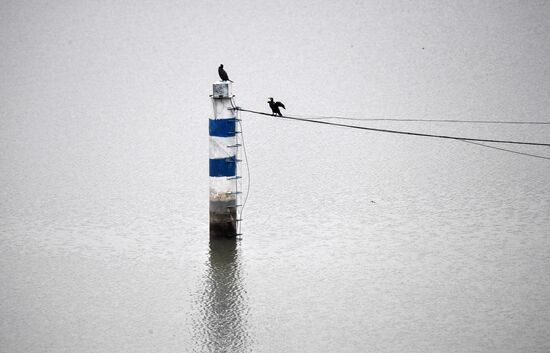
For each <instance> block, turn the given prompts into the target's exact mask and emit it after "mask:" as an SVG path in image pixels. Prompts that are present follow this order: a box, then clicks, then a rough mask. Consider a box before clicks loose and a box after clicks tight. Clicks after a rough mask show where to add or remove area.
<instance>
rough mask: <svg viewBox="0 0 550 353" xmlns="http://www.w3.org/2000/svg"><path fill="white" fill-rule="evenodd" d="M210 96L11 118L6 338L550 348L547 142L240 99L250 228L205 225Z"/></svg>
mask: <svg viewBox="0 0 550 353" xmlns="http://www.w3.org/2000/svg"><path fill="white" fill-rule="evenodd" d="M204 105H205V110H204V112H202V111H201V113H204V115H205V116H204V119H195V121H192V122H188V121H185V120H183V119H180V118H179V117H178V116H177V115H176V114H172V115H168V117H166V116H164V117H159V116H156V115H154V114H150V115H146V114H142V115H133V116H120V117H117V118H115V117H108V118H105V119H102V118H99V119H94V120H90V121H88V120H87V119H85V118H84V119H79V120H78V121H72V120H71V118H70V117H67V115H64V116H65V117H64V118H57V119H50V120H48V121H47V122H45V123H41V124H38V125H37V124H35V123H34V122H35V120H34V119H35V118H33V117H32V114H29V116H25V115H20V116H19V117H18V119H17V121H15V120H10V119H7V120H6V121H7V123H6V124H5V129H3V130H2V133H1V137H2V138H1V141H2V142H1V143H2V157H1V158H2V165H1V169H2V173H1V176H0V179H1V184H0V185H1V186H0V192H1V204H0V216H1V223H0V235H1V236H0V269H1V270H0V279H1V283H2V285H1V286H0V313H1V317H2V320H1V321H0V347H1V348H0V351H2V352H26V353H29V352H151V351H155V352H175V351H180V352H366V351H372V352H422V353H425V352H548V351H549V350H550V339H549V337H550V275H549V273H550V255H549V254H550V251H549V250H550V237H549V234H550V183H548V180H549V179H548V176H549V175H550V163H549V162H548V161H547V160H538V159H534V158H529V157H523V156H518V155H513V154H507V153H503V152H498V151H494V150H489V149H483V148H480V147H477V146H473V145H469V144H466V143H461V142H454V141H439V140H429V139H428V140H427V139H421V138H413V137H401V136H393V135H383V134H376V133H367V132H359V131H351V130H345V129H341V128H331V127H324V126H316V125H308V124H300V123H295V122H289V121H281V120H277V119H275V118H267V117H257V116H252V115H244V114H243V119H244V122H243V124H244V131H245V135H244V137H245V142H246V147H247V152H248V158H249V163H250V172H251V190H250V196H249V198H248V202H247V204H246V207H245V210H244V219H245V221H244V223H243V233H244V235H243V236H242V239H241V240H238V241H219V242H209V237H208V172H207V168H208V161H207V159H208V135H207V122H206V119H207V117H208V113H207V112H208V110H207V109H208V105H207V103H205V104H204ZM130 126H131V127H132V128H129V127H130ZM370 126H377V127H386V128H399V127H401V128H402V127H403V126H402V125H397V124H396V123H395V124H389V123H384V124H382V123H376V124H374V123H371V124H370ZM407 128H408V130H416V131H424V132H440V133H448V134H451V133H454V134H460V135H463V136H465V135H468V136H472V137H476V136H480V137H501V138H513V137H516V138H517V137H518V136H519V137H521V138H522V139H525V140H532V141H533V140H535V141H536V140H539V141H544V140H545V139H546V140H547V138H548V136H549V133H548V132H549V131H550V130H549V129H550V128H546V127H537V128H533V127H519V128H518V127H506V126H499V127H498V129H495V128H494V126H492V127H487V126H476V127H473V128H472V127H469V126H468V127H465V126H460V127H457V126H449V125H444V124H431V125H428V126H426V125H407ZM518 150H521V151H524V152H532V153H540V154H544V153H546V155H549V154H548V152H547V151H546V150H545V149H544V148H538V149H537V148H536V147H533V148H521V147H520V148H518Z"/></svg>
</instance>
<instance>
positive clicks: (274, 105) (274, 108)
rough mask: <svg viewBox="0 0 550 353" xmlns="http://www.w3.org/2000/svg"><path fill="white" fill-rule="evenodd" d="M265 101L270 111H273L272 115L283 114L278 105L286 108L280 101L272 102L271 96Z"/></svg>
mask: <svg viewBox="0 0 550 353" xmlns="http://www.w3.org/2000/svg"><path fill="white" fill-rule="evenodd" d="M267 103H268V104H269V107H270V108H271V111H272V112H273V114H271V115H273V116H283V114H281V111H280V110H279V107H281V108H283V109H285V110H286V108H285V105H284V104H283V103H281V102H274V101H273V97H269V100H268V101H267Z"/></svg>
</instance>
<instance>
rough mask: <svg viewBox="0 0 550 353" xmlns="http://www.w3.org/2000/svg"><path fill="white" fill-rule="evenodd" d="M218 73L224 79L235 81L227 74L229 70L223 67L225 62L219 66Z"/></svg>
mask: <svg viewBox="0 0 550 353" xmlns="http://www.w3.org/2000/svg"><path fill="white" fill-rule="evenodd" d="M218 75H220V78H221V80H222V81H229V82H233V81H231V80H230V79H229V76H227V72H225V70H224V69H223V64H221V65H220V67H218Z"/></svg>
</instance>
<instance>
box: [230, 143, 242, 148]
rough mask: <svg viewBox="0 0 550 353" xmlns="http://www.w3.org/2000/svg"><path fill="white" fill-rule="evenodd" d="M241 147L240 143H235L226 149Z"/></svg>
mask: <svg viewBox="0 0 550 353" xmlns="http://www.w3.org/2000/svg"><path fill="white" fill-rule="evenodd" d="M241 146H242V145H241V144H240V143H237V144H236V145H229V146H227V147H229V148H236V147H241Z"/></svg>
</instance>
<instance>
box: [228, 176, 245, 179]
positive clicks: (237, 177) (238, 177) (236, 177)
mask: <svg viewBox="0 0 550 353" xmlns="http://www.w3.org/2000/svg"><path fill="white" fill-rule="evenodd" d="M242 178H243V177H242V176H240V175H237V176H234V177H230V178H227V180H235V179H242Z"/></svg>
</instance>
